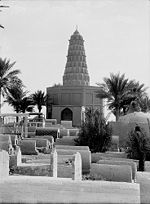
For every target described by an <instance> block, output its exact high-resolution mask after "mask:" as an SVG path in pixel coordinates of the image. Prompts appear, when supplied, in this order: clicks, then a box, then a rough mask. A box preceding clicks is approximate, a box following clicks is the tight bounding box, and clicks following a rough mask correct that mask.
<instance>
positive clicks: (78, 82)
mask: <svg viewBox="0 0 150 204" xmlns="http://www.w3.org/2000/svg"><path fill="white" fill-rule="evenodd" d="M63 85H64V86H89V85H90V77H89V74H88V70H87V64H86V56H85V50H84V40H83V37H82V36H81V35H80V33H79V32H78V30H76V31H75V32H74V33H73V35H72V36H71V38H70V40H69V48H68V55H67V63H66V67H65V72H64V75H63Z"/></svg>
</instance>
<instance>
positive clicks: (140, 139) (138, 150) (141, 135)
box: [127, 125, 150, 171]
mask: <svg viewBox="0 0 150 204" xmlns="http://www.w3.org/2000/svg"><path fill="white" fill-rule="evenodd" d="M127 147H128V148H127V155H128V157H129V158H130V159H138V160H139V171H144V170H145V160H146V155H147V153H149V152H150V138H149V137H148V136H147V134H146V133H145V132H144V130H142V129H141V128H140V127H139V126H138V125H137V126H136V127H135V130H133V131H131V132H130V133H129V138H128V141H127Z"/></svg>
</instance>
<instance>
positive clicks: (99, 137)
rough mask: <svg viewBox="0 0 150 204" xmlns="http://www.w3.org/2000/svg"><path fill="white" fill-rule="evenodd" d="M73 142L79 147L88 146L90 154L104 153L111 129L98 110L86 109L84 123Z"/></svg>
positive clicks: (109, 140)
mask: <svg viewBox="0 0 150 204" xmlns="http://www.w3.org/2000/svg"><path fill="white" fill-rule="evenodd" d="M75 142H76V144H77V145H80V146H84V145H85V146H89V148H90V150H91V151H92V152H105V151H106V150H107V149H108V147H109V145H110V142H111V129H110V127H109V125H108V124H107V123H106V120H105V118H104V117H103V116H102V113H101V112H100V111H99V110H94V109H91V108H88V109H86V112H85V121H84V122H83V124H82V126H81V129H80V131H79V137H78V138H77V139H76V140H75Z"/></svg>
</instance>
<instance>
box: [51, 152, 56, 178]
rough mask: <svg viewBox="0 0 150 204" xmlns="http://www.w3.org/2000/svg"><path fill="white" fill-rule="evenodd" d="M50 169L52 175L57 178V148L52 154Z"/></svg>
mask: <svg viewBox="0 0 150 204" xmlns="http://www.w3.org/2000/svg"><path fill="white" fill-rule="evenodd" d="M50 171H51V172H50V175H51V176H52V177H54V178H57V151H56V150H55V149H54V152H53V153H51V155H50Z"/></svg>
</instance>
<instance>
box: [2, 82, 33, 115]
mask: <svg viewBox="0 0 150 204" xmlns="http://www.w3.org/2000/svg"><path fill="white" fill-rule="evenodd" d="M9 92H10V93H11V95H7V97H6V100H5V102H7V103H8V104H9V105H11V106H12V107H13V109H14V111H15V112H16V113H21V112H22V113H25V112H26V111H27V112H32V111H33V101H32V98H31V97H30V96H27V91H24V89H23V87H18V86H13V87H11V88H10V90H9Z"/></svg>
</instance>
